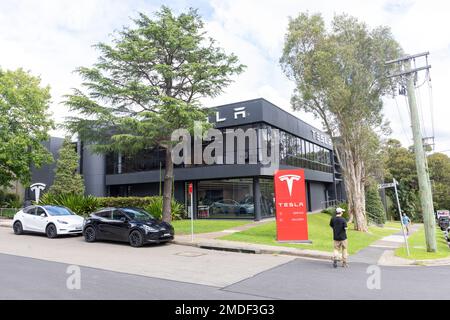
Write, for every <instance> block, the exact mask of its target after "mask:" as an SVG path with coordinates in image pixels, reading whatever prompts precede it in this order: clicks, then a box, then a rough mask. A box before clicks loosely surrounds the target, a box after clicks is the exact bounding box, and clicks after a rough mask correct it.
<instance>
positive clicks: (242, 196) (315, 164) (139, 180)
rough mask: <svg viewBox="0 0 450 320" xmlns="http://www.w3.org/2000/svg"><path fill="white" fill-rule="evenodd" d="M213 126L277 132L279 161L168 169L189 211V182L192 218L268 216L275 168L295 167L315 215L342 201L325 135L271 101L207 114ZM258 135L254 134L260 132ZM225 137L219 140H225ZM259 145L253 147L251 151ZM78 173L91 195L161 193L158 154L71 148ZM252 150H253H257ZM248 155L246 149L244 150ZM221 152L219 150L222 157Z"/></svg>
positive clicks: (155, 151)
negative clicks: (76, 157) (301, 173)
mask: <svg viewBox="0 0 450 320" xmlns="http://www.w3.org/2000/svg"><path fill="white" fill-rule="evenodd" d="M209 121H210V122H211V123H214V127H215V128H216V129H219V130H221V131H223V132H225V130H227V129H239V128H240V129H243V130H244V131H245V130H247V129H249V128H254V129H266V130H264V132H267V133H268V134H267V136H262V135H261V134H258V136H257V139H258V146H260V145H261V143H262V142H263V141H262V140H270V132H271V130H273V129H278V130H279V133H280V134H279V137H280V144H279V159H280V161H279V164H277V165H271V166H267V165H266V166H265V165H263V164H260V163H259V162H258V163H257V164H249V163H248V162H246V164H220V165H217V164H215V165H204V164H203V165H202V164H197V165H178V166H176V167H175V169H174V182H173V184H174V197H175V198H176V199H177V200H178V201H180V202H182V203H184V204H185V205H186V208H189V210H188V211H189V215H190V214H191V211H192V210H191V203H190V196H189V194H188V184H189V183H192V184H193V203H194V206H193V208H194V209H193V214H194V217H195V218H197V219H207V218H218V219H226V218H233V219H236V218H245V219H255V220H259V219H262V218H266V217H271V216H274V215H275V210H274V186H273V175H274V173H275V171H276V170H278V169H293V168H303V169H304V170H305V176H306V180H307V181H306V189H307V203H308V210H309V211H318V210H321V209H322V208H324V207H325V206H326V205H327V203H329V202H330V201H332V200H336V199H338V200H341V199H342V198H343V192H342V190H343V186H342V181H341V179H340V174H339V166H338V165H337V163H336V161H335V157H334V154H333V147H332V143H331V139H330V138H329V136H327V135H326V134H324V133H323V132H321V131H320V130H318V129H316V128H314V127H312V126H310V125H309V124H307V123H305V122H303V121H302V120H300V119H298V118H297V117H295V116H293V115H292V114H290V113H288V112H286V111H284V110H282V109H281V108H279V107H277V106H275V105H274V104H272V103H270V102H268V101H266V100H264V99H255V100H250V101H243V102H238V103H233V104H228V105H223V106H219V107H215V108H213V109H212V112H211V116H210V118H209ZM261 132H262V131H261ZM225 139H226V137H225ZM258 148H259V147H258ZM79 150H80V151H81V152H80V153H81V154H80V156H81V165H80V172H81V173H82V174H83V177H84V180H85V185H86V193H88V194H92V195H95V196H151V195H158V194H160V193H161V190H163V182H162V181H163V177H164V162H165V161H164V159H165V158H164V157H165V153H164V150H160V149H152V150H146V151H145V152H141V153H140V154H139V155H134V156H129V155H123V154H109V155H98V154H93V153H91V152H90V151H89V146H83V145H81V144H80V145H79ZM259 151H260V150H258V152H259ZM246 152H247V153H246V155H248V150H246ZM226 153H227V150H224V154H226Z"/></svg>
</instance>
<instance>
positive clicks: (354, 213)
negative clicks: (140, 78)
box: [280, 13, 401, 231]
mask: <svg viewBox="0 0 450 320" xmlns="http://www.w3.org/2000/svg"><path fill="white" fill-rule="evenodd" d="M400 54H401V49H400V46H399V44H398V43H397V42H396V41H395V40H394V38H393V36H392V34H391V31H390V29H389V28H387V27H384V26H380V27H377V28H374V29H370V28H369V27H368V26H367V25H366V24H365V23H363V22H361V21H358V20H357V19H356V18H353V17H350V16H347V15H345V14H343V15H337V16H335V17H334V19H333V21H332V23H331V28H330V29H329V30H328V29H327V28H326V27H325V23H324V20H323V18H322V16H321V15H320V14H312V15H310V14H309V13H301V14H299V15H298V16H297V17H296V18H293V19H290V22H289V27H288V32H287V34H286V38H285V45H284V50H283V55H282V57H281V60H280V62H281V65H282V67H283V69H284V71H285V73H286V74H287V75H288V77H290V78H291V79H292V80H293V81H295V83H296V88H295V91H294V94H293V96H292V98H291V103H292V106H293V108H294V109H295V110H304V111H306V112H312V113H313V114H314V115H315V116H316V117H318V118H320V119H321V120H322V122H323V125H324V127H325V129H326V131H327V132H328V133H329V134H330V135H331V136H332V139H333V143H334V147H335V151H336V155H337V157H338V159H339V162H340V164H341V166H342V168H343V175H344V182H345V187H346V192H347V196H348V200H349V209H350V216H351V217H354V218H355V228H356V229H357V230H362V231H367V225H366V222H365V221H366V219H365V217H364V214H365V204H364V185H365V180H366V178H367V175H368V168H369V167H370V166H371V165H372V164H373V163H372V164H371V163H369V162H371V161H372V159H373V155H374V154H375V153H376V152H377V151H378V148H379V135H380V134H381V133H387V132H389V130H388V126H387V123H386V122H384V121H383V115H382V113H381V110H382V106H383V103H382V97H383V96H384V95H386V94H388V93H391V92H392V89H393V87H394V86H395V83H394V82H393V81H394V80H393V79H392V78H387V77H386V75H387V73H388V69H387V68H388V67H387V66H386V65H385V62H386V61H387V60H391V59H394V58H397V57H398V56H399V55H400ZM389 68H390V67H389Z"/></svg>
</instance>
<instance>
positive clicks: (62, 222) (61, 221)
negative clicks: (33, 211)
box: [56, 220, 69, 224]
mask: <svg viewBox="0 0 450 320" xmlns="http://www.w3.org/2000/svg"><path fill="white" fill-rule="evenodd" d="M56 221H57V222H58V223H61V224H69V223H68V222H67V221H63V220H56Z"/></svg>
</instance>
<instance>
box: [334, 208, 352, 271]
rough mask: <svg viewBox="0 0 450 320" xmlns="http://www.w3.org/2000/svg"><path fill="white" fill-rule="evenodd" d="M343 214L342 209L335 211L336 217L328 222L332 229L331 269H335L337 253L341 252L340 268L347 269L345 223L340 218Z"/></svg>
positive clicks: (337, 258)
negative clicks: (332, 250)
mask: <svg viewBox="0 0 450 320" xmlns="http://www.w3.org/2000/svg"><path fill="white" fill-rule="evenodd" d="M344 212H345V210H344V209H342V208H337V209H336V216H335V217H332V218H331V220H330V227H332V228H333V240H334V253H333V267H334V268H337V263H338V260H339V253H340V251H341V252H342V266H343V267H348V264H347V232H346V231H347V221H346V220H345V219H344V218H343V217H342V215H343V213H344Z"/></svg>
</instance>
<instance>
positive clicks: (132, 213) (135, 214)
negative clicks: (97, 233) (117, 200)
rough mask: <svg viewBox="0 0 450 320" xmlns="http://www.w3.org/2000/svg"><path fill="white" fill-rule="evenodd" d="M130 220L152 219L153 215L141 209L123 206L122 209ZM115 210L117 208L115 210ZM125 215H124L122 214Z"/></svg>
mask: <svg viewBox="0 0 450 320" xmlns="http://www.w3.org/2000/svg"><path fill="white" fill-rule="evenodd" d="M122 210H123V212H125V213H126V214H127V215H128V217H130V218H131V219H132V220H138V221H148V220H152V219H154V218H153V216H152V215H151V214H150V213H148V212H147V211H145V210H143V209H138V208H125V209H122ZM116 211H117V210H116ZM124 217H125V215H124ZM113 218H114V217H113Z"/></svg>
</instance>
